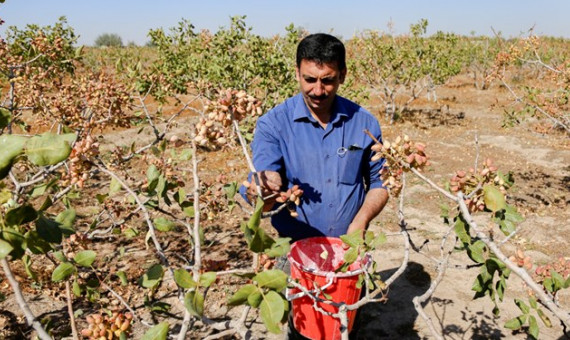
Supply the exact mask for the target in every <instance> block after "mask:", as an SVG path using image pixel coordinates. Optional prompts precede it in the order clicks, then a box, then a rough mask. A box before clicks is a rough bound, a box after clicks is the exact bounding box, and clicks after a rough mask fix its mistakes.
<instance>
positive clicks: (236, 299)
mask: <svg viewBox="0 0 570 340" xmlns="http://www.w3.org/2000/svg"><path fill="white" fill-rule="evenodd" d="M256 291H258V288H257V287H256V286H255V285H253V284H251V283H249V284H246V285H245V286H243V287H241V288H240V289H238V291H237V292H235V294H234V295H232V297H231V298H230V299H229V300H228V306H238V305H242V304H244V303H245V302H246V301H247V298H248V297H249V296H250V295H251V294H253V293H254V292H256Z"/></svg>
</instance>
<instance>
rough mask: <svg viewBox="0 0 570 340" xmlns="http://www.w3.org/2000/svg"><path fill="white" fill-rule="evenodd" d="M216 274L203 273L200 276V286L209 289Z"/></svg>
mask: <svg viewBox="0 0 570 340" xmlns="http://www.w3.org/2000/svg"><path fill="white" fill-rule="evenodd" d="M216 277H217V275H216V272H205V273H202V274H201V275H200V286H202V287H210V286H211V285H212V283H214V282H215V281H216Z"/></svg>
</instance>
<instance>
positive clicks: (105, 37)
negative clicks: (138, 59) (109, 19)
mask: <svg viewBox="0 0 570 340" xmlns="http://www.w3.org/2000/svg"><path fill="white" fill-rule="evenodd" d="M95 46H97V47H103V46H107V47H122V46H123V39H121V37H120V36H119V35H118V34H115V33H103V34H101V35H100V36H98V37H97V39H95Z"/></svg>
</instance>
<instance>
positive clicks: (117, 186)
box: [109, 177, 123, 196]
mask: <svg viewBox="0 0 570 340" xmlns="http://www.w3.org/2000/svg"><path fill="white" fill-rule="evenodd" d="M122 188H123V186H122V185H121V182H119V181H118V180H117V179H116V178H115V177H113V178H111V184H109V196H111V195H113V194H114V193H117V192H119V191H121V189H122Z"/></svg>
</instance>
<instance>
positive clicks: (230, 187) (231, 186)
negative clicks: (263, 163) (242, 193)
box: [223, 182, 238, 199]
mask: <svg viewBox="0 0 570 340" xmlns="http://www.w3.org/2000/svg"><path fill="white" fill-rule="evenodd" d="M223 189H224V192H225V193H226V198H227V199H233V198H234V196H235V195H236V194H237V191H238V186H237V182H231V183H227V184H224V187H223Z"/></svg>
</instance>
